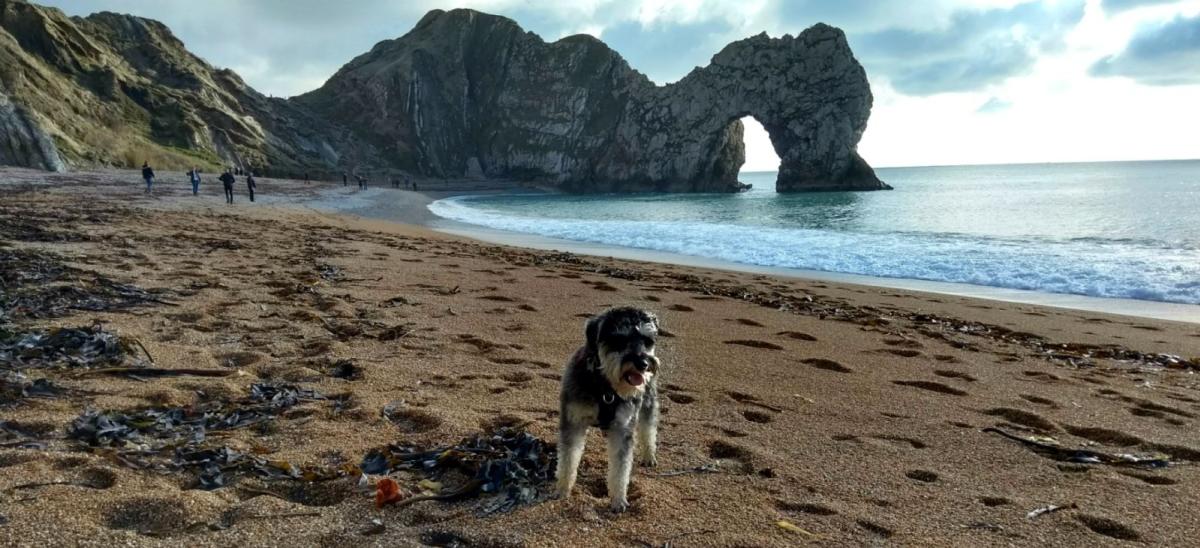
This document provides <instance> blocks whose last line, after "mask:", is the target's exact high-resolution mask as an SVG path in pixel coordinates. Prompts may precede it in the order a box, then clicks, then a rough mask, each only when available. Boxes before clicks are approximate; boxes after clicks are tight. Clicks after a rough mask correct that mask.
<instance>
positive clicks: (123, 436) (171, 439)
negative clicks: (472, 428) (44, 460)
mask: <svg viewBox="0 0 1200 548" xmlns="http://www.w3.org/2000/svg"><path fill="white" fill-rule="evenodd" d="M323 399H324V398H323V397H322V396H321V395H320V394H319V393H317V392H316V391H314V390H311V389H305V388H300V387H298V386H296V385H293V384H287V383H258V384H254V385H252V386H251V387H250V393H249V395H248V396H247V397H245V398H243V399H241V400H238V401H232V402H206V403H200V404H197V405H192V406H181V407H160V408H150V409H141V410H133V411H97V410H87V411H84V412H83V414H81V415H80V416H79V417H77V418H76V419H75V420H74V421H73V422H72V423H71V425H70V426H69V427H68V429H67V437H69V438H71V439H74V440H77V441H81V442H84V443H86V444H87V445H88V446H89V447H91V448H94V449H93V450H96V451H99V452H103V453H105V454H108V455H109V456H110V457H112V458H113V460H115V461H116V462H118V463H120V464H122V465H125V466H128V467H131V468H136V469H139V470H170V471H180V470H187V471H191V472H195V473H196V474H197V480H196V484H197V486H198V487H200V488H203V489H216V488H219V487H223V486H225V485H227V484H229V483H230V481H231V480H232V479H234V478H235V477H236V476H238V475H242V474H253V475H256V476H258V477H261V478H263V479H284V478H291V479H305V480H309V481H315V480H320V479H333V478H335V477H341V476H344V475H347V474H349V473H352V472H355V471H356V469H351V468H344V469H328V468H323V467H317V466H312V467H303V468H302V467H298V466H296V465H293V464H291V463H289V462H286V461H271V460H268V459H265V458H263V457H260V456H256V455H251V454H247V453H243V452H239V451H236V450H234V449H231V448H229V447H227V446H224V445H210V444H207V443H206V440H207V435H208V433H209V432H216V431H225V430H234V429H239V428H248V427H251V426H260V427H262V426H265V425H268V424H269V423H271V422H272V421H274V420H275V419H276V418H277V416H278V415H279V414H280V413H281V412H283V411H285V410H287V409H289V408H291V407H294V406H296V405H299V404H301V403H305V402H312V401H318V400H323Z"/></svg>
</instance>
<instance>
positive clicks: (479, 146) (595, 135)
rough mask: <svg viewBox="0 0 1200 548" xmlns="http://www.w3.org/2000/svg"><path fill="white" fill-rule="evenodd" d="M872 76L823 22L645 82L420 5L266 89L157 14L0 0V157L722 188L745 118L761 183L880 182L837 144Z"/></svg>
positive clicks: (619, 64) (511, 31)
mask: <svg viewBox="0 0 1200 548" xmlns="http://www.w3.org/2000/svg"><path fill="white" fill-rule="evenodd" d="M870 108H871V92H870V88H869V86H868V84H867V80H866V76H865V74H864V72H863V69H862V67H861V66H860V65H859V64H858V63H857V62H856V61H855V60H854V57H853V56H852V54H851V52H850V49H849V47H848V46H847V44H846V40H845V37H844V36H843V34H842V33H841V31H839V30H837V29H835V28H833V27H829V26H826V25H817V26H814V27H812V28H810V29H808V30H806V31H804V32H803V33H801V34H800V35H799V36H797V37H790V36H785V37H783V38H780V39H772V38H768V37H767V36H766V35H760V36H755V37H752V38H748V39H746V40H742V41H739V42H735V43H733V44H730V45H729V46H727V47H726V48H725V49H724V50H722V51H721V52H720V53H718V54H717V55H716V56H714V57H713V60H712V63H711V64H710V65H709V66H707V67H705V68H698V69H696V70H694V71H693V72H692V73H691V74H689V75H688V76H687V77H685V78H684V79H683V80H681V81H679V82H677V83H674V84H670V85H666V86H656V85H655V84H654V83H653V82H651V81H650V80H649V79H647V78H646V77H645V76H643V75H642V74H640V73H638V72H637V71H635V70H633V69H632V68H631V67H630V66H629V65H628V63H626V62H625V60H624V59H622V58H621V57H620V55H618V54H617V53H616V52H614V51H613V50H611V49H610V48H608V47H607V46H606V45H604V43H602V42H600V41H599V40H596V39H594V38H591V37H588V36H571V37H567V38H564V39H562V40H558V41H556V42H552V43H546V42H544V41H543V40H542V39H541V38H539V37H538V36H537V35H535V34H532V33H528V32H525V31H524V30H522V29H521V28H520V26H518V25H517V24H516V23H515V22H513V21H511V20H509V19H506V18H503V17H498V16H493V15H487V14H482V13H479V12H475V11H471V10H453V11H449V12H444V11H441V10H435V11H432V12H430V13H429V14H427V15H426V16H425V17H424V18H423V19H422V20H421V21H420V22H419V23H418V24H417V25H416V27H415V28H414V29H413V30H412V31H411V32H409V33H408V34H406V35H404V36H402V37H400V38H397V39H395V40H388V41H384V42H381V43H379V44H377V45H376V46H375V47H374V48H373V49H372V50H371V51H369V52H367V53H366V54H363V55H361V56H359V57H358V58H356V59H354V60H352V61H351V62H350V63H349V64H347V65H346V66H345V67H343V68H342V69H341V70H339V71H338V72H337V73H336V74H335V75H334V76H333V77H332V78H330V79H329V81H328V82H326V83H325V85H324V86H322V87H321V88H319V89H317V90H315V91H313V92H310V93H308V94H305V95H302V96H299V97H296V98H293V99H290V100H284V99H273V98H267V97H265V96H263V95H262V94H259V93H258V92H256V91H254V90H253V89H251V88H250V87H249V86H247V85H246V84H245V83H244V82H242V80H241V79H240V78H239V77H238V76H237V75H236V74H234V73H233V72H231V71H228V70H220V69H216V68H213V67H212V66H210V65H208V64H207V63H205V62H204V61H203V60H201V59H199V58H197V57H195V56H194V55H192V54H191V53H189V52H188V51H187V50H186V48H184V46H183V44H182V43H181V42H180V41H179V40H178V39H176V38H175V37H174V36H173V35H172V34H171V33H170V31H169V30H168V29H167V28H166V27H165V26H163V25H162V24H161V23H158V22H155V21H151V20H147V19H141V18H137V17H131V16H124V15H117V14H112V13H100V14H95V15H91V16H88V17H86V18H74V17H66V16H65V15H63V14H62V13H61V12H59V11H58V10H54V9H50V8H43V7H39V6H35V5H32V4H28V3H25V2H24V1H21V0H0V163H7V164H16V165H27V166H35V167H41V168H45V169H63V168H64V167H65V166H78V167H87V166H92V165H118V166H136V165H140V163H141V162H142V161H143V160H146V159H149V160H151V161H152V163H156V164H158V165H160V166H162V167H188V166H189V165H190V164H194V163H201V164H202V165H229V164H239V165H247V166H254V167H255V168H257V169H259V170H266V171H268V172H269V173H270V172H273V173H275V174H291V175H298V174H300V173H301V172H311V173H312V174H314V175H319V174H328V173H336V172H340V171H341V170H350V171H359V172H368V173H373V174H379V175H382V176H389V175H391V174H394V173H397V172H401V171H403V172H410V173H418V174H422V175H426V176H431V177H447V178H460V177H489V178H503V179H512V180H518V181H523V182H536V183H538V184H541V185H542V186H545V187H549V188H557V189H561V190H565V191H570V192H611V191H692V192H694V191H728V190H733V189H735V188H737V173H738V169H739V168H740V167H741V165H742V163H743V162H744V158H745V155H744V150H743V144H742V125H741V122H739V121H738V120H739V119H740V118H741V117H743V116H746V115H752V116H754V117H755V118H757V119H758V120H759V121H760V122H761V123H762V124H763V125H764V127H766V128H767V131H768V132H769V133H770V136H771V140H772V142H773V143H774V145H775V149H776V152H777V153H778V154H779V155H780V157H781V159H782V166H781V168H780V174H779V180H778V183H777V188H778V189H779V190H780V191H793V190H842V189H851V190H869V189H879V188H886V185H884V184H883V183H882V182H880V181H879V180H878V179H877V178H876V177H875V175H874V172H873V171H872V170H871V168H870V167H869V166H868V165H867V164H866V162H864V161H863V160H862V158H860V157H859V156H858V154H857V152H856V151H855V147H856V145H857V143H858V140H859V138H860V137H861V136H862V132H863V130H864V129H865V127H866V122H867V117H868V115H869V113H870Z"/></svg>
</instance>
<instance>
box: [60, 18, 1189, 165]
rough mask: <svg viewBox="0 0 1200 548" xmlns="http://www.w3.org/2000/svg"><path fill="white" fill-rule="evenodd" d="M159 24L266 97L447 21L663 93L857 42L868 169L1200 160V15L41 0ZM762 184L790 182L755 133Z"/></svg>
mask: <svg viewBox="0 0 1200 548" xmlns="http://www.w3.org/2000/svg"><path fill="white" fill-rule="evenodd" d="M39 3H42V4H46V5H51V6H55V7H59V8H61V9H63V10H64V11H65V12H67V13H68V14H71V15H86V14H88V13H92V12H95V11H105V10H107V11H117V12H122V13H132V14H135V15H140V16H143V17H150V18H153V19H158V20H160V21H162V22H164V23H166V24H167V25H168V26H170V27H171V29H172V30H173V31H174V32H175V34H176V35H177V36H178V37H179V38H180V39H181V40H183V42H184V43H185V44H186V45H187V46H188V49H190V50H191V51H192V52H193V53H195V54H197V55H199V56H201V57H203V58H204V59H205V60H207V61H208V62H209V63H212V64H213V65H216V66H219V67H227V68H231V69H233V70H235V71H237V72H238V73H239V74H240V75H241V76H242V77H243V78H244V79H245V80H246V81H247V82H249V83H250V84H251V85H252V86H254V87H255V88H257V89H258V90H259V91H261V92H263V93H268V94H272V95H275V96H292V95H296V94H300V93H303V92H306V91H309V90H312V89H315V88H317V87H319V86H320V85H321V84H322V83H323V82H324V81H325V80H326V79H327V78H329V77H330V76H331V75H333V73H334V72H335V71H336V70H337V69H338V68H340V67H341V66H342V65H343V64H345V63H346V62H348V61H349V60H350V59H352V58H353V57H355V56H357V55H359V54H361V53H364V52H366V51H367V50H369V49H370V48H371V47H372V46H373V45H374V44H375V43H377V42H379V41H381V40H386V39H391V38H396V37H399V36H401V35H403V34H404V33H406V32H408V31H409V30H410V29H411V28H412V26H413V25H414V24H415V23H416V22H417V21H418V20H419V19H420V17H421V16H422V15H423V14H424V13H425V12H426V11H428V10H430V9H434V8H441V9H450V8H455V7H469V8H474V9H479V10H481V11H487V12H491V13H498V14H501V15H506V16H508V17H511V18H513V19H514V20H516V21H517V22H518V23H520V24H521V25H522V26H523V27H524V28H526V29H527V30H531V31H534V32H536V33H538V34H539V35H541V36H542V38H544V39H546V40H547V41H553V40H557V39H559V38H562V37H564V36H569V35H572V34H579V33H586V34H591V35H593V36H596V37H598V38H600V39H602V40H604V41H605V42H607V43H608V44H609V45H610V46H612V47H613V48H614V49H616V50H617V51H618V52H620V53H621V55H622V56H624V57H625V58H626V59H627V60H628V61H629V62H630V64H631V65H632V66H633V67H634V68H636V69H638V70H640V71H642V72H643V73H645V74H646V75H647V76H649V77H650V78H651V79H652V80H654V81H655V82H657V83H659V84H666V83H669V82H673V81H676V80H678V79H679V78H681V77H683V76H684V75H685V74H687V73H688V72H689V71H690V70H692V68H693V67H696V66H704V65H707V64H708V61H709V59H710V58H711V57H712V55H713V54H715V53H716V52H717V51H719V50H720V49H721V48H722V47H723V46H724V45H725V44H727V43H729V42H731V41H734V40H738V39H741V38H745V37H747V36H752V35H755V34H758V33H760V32H766V33H767V34H769V35H771V36H782V35H784V34H793V35H795V34H798V33H799V32H801V31H803V30H804V29H805V28H807V27H809V26H811V25H813V24H814V23H817V22H824V23H828V24H831V25H834V26H837V27H840V28H842V29H843V30H844V31H845V32H846V35H847V38H848V40H849V42H850V47H851V49H852V50H853V51H854V54H855V56H856V57H857V58H858V59H859V61H860V62H861V63H862V64H863V66H864V67H865V69H866V72H867V77H868V79H869V80H870V82H871V89H872V92H873V93H874V95H875V105H874V108H873V110H872V114H871V118H870V121H869V122H868V127H867V131H866V133H865V134H864V135H863V139H862V142H861V143H860V144H859V152H860V153H861V154H862V156H863V157H864V158H865V159H866V160H867V161H868V162H869V163H871V164H872V165H874V166H877V167H886V166H920V165H955V164H991V163H1025V162H1029V163H1037V162H1077V161H1105V160H1156V159H1184V158H1200V137H1198V135H1200V0H1035V1H1028V0H921V1H919V2H913V1H906V0H886V1H885V0H875V1H872V0H572V1H570V2H559V1H556V0H547V1H543V2H538V1H534V0H460V1H438V0H354V1H347V2H327V1H325V0H205V1H202V2H197V1H195V0H40V1H39ZM746 123H747V131H746V149H747V150H746V153H747V154H746V155H747V162H746V165H745V166H744V167H743V170H746V171H758V170H773V169H775V168H776V167H778V163H779V160H778V157H777V156H775V153H774V150H773V149H772V147H771V144H770V139H769V138H768V137H767V135H766V132H765V131H764V130H763V129H762V126H761V125H758V124H757V123H756V122H754V121H753V120H752V119H748V120H746Z"/></svg>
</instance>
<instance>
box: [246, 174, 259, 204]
mask: <svg viewBox="0 0 1200 548" xmlns="http://www.w3.org/2000/svg"><path fill="white" fill-rule="evenodd" d="M257 186H258V185H256V184H254V173H252V172H250V171H247V172H246V188H247V189H249V190H250V201H251V202H253V201H254V189H255V188H256V187H257Z"/></svg>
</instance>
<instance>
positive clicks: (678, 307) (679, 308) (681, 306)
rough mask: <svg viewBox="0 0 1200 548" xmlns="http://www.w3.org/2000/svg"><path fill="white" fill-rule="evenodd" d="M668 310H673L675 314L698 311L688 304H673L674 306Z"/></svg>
mask: <svg viewBox="0 0 1200 548" xmlns="http://www.w3.org/2000/svg"><path fill="white" fill-rule="evenodd" d="M667 310H673V311H675V312H695V311H696V309H695V308H692V307H690V306H688V305H686V304H673V305H670V306H668V307H667Z"/></svg>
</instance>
